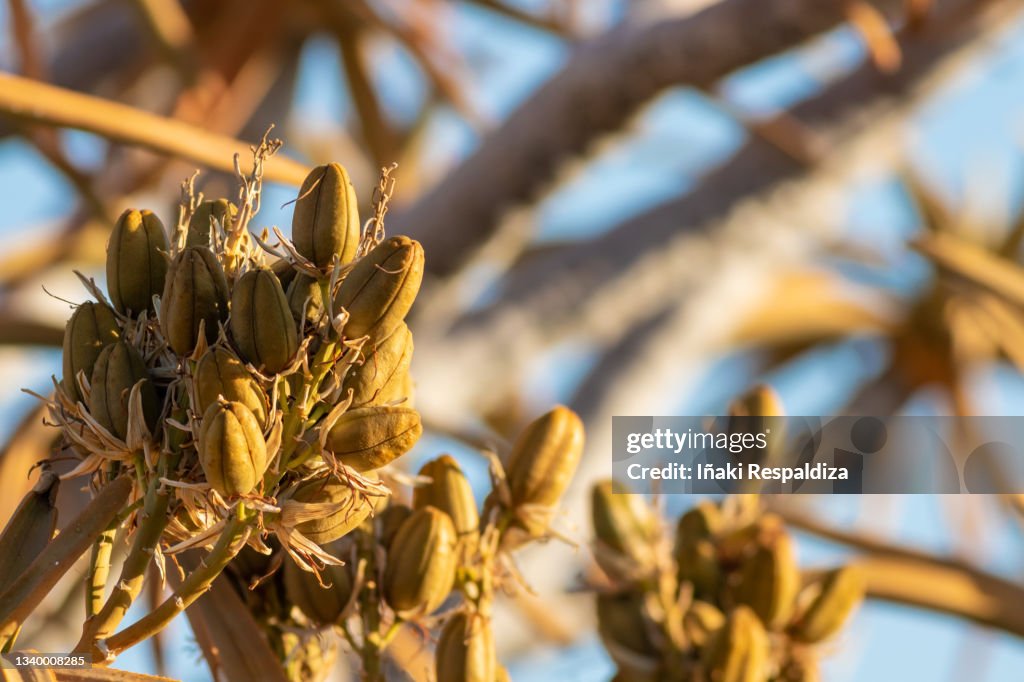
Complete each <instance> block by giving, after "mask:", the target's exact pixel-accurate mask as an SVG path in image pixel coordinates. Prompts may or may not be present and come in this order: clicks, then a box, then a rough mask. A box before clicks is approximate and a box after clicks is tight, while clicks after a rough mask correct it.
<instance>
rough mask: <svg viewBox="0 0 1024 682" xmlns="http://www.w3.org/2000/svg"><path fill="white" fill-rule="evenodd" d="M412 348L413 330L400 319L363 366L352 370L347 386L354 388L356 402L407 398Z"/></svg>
mask: <svg viewBox="0 0 1024 682" xmlns="http://www.w3.org/2000/svg"><path fill="white" fill-rule="evenodd" d="M412 350H413V343H412V332H410V331H409V327H408V326H407V325H406V324H405V323H404V322H400V323H399V325H398V328H397V329H396V330H395V331H394V332H392V334H391V335H390V336H388V338H386V339H384V340H383V341H381V342H379V343H377V344H376V347H375V348H373V349H372V351H371V352H369V353H368V354H367V357H366V360H365V361H364V362H363V364H362V365H358V366H353V367H351V368H350V369H349V371H348V374H347V375H346V376H345V383H344V384H343V389H344V390H347V389H350V388H351V389H352V405H353V406H354V407H362V406H363V405H380V404H383V403H386V402H390V401H392V400H397V399H398V398H403V397H405V393H404V390H405V378H406V377H407V376H408V375H409V365H410V364H411V363H412Z"/></svg>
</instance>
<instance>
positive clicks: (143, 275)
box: [107, 209, 170, 315]
mask: <svg viewBox="0 0 1024 682" xmlns="http://www.w3.org/2000/svg"><path fill="white" fill-rule="evenodd" d="M169 249H170V247H169V245H168V243H167V233H166V232H165V231H164V226H163V223H161V222H160V219H159V218H157V217H156V216H155V215H154V214H153V213H152V212H150V211H136V210H134V209H129V210H127V211H125V212H124V213H122V214H121V217H120V218H118V219H117V224H116V225H114V231H113V232H111V233H110V241H109V242H107V291H108V292H109V293H110V302H111V303H113V304H114V307H115V308H116V309H117V311H118V312H121V313H125V314H128V315H130V314H136V315H137V314H139V313H141V312H142V311H144V310H151V309H152V308H153V296H155V295H157V294H159V293H160V292H161V291H163V288H164V280H165V279H166V277H167V255H166V254H167V253H168V251H169Z"/></svg>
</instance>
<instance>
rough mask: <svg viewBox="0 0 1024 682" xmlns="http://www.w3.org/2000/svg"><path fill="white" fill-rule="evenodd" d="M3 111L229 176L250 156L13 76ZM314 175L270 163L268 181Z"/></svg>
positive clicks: (230, 142)
mask: <svg viewBox="0 0 1024 682" xmlns="http://www.w3.org/2000/svg"><path fill="white" fill-rule="evenodd" d="M0 112H4V113H6V114H10V115H12V116H15V117H17V118H20V119H23V120H27V121H32V122H35V123H45V124H48V125H56V126H62V127H68V128H76V129H79V130H86V131H89V132H93V133H96V134H98V135H101V136H103V137H106V138H108V139H110V140H115V141H119V142H124V143H127V144H133V145H138V146H141V147H145V148H147V149H151V150H153V151H156V152H159V153H163V154H168V155H171V156H180V157H183V158H186V159H190V160H192V161H195V162H198V163H201V164H204V165H206V166H208V167H210V168H215V169H217V170H222V171H226V172H231V171H232V170H233V169H232V166H231V159H233V158H234V155H235V154H241V155H242V156H248V154H249V150H248V147H249V145H247V144H246V143H244V142H241V141H239V140H235V139H232V138H229V137H225V136H223V135H217V134H215V133H210V132H207V131H205V130H203V129H201V128H197V127H195V126H191V125H188V124H186V123H183V122H181V121H175V120H172V119H167V118H164V117H162V116H157V115H156V114H151V113H149V112H145V111H141V110H139V109H136V108H134V107H130V106H127V105H125V104H120V103H117V102H109V101H107V100H104V99H101V98H99V97H93V96H91V95H83V94H81V93H77V92H71V91H70V90H64V89H63V88H58V87H55V86H52V85H47V84H45V83H37V82H35V81H31V80H28V79H26V78H19V77H18V76H12V75H9V74H0ZM308 170H309V169H307V168H306V167H305V166H304V165H303V164H301V163H299V162H297V161H293V160H291V159H287V158H284V157H277V158H275V159H273V160H272V161H271V162H270V163H268V164H267V170H266V177H267V179H268V180H272V181H276V182H282V183H285V184H290V185H299V184H301V183H302V180H303V179H304V178H305V176H306V174H307V173H308Z"/></svg>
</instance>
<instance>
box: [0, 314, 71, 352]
mask: <svg viewBox="0 0 1024 682" xmlns="http://www.w3.org/2000/svg"><path fill="white" fill-rule="evenodd" d="M63 340H64V330H63V329H61V328H59V327H56V326H54V325H52V324H47V323H46V322H39V321H36V320H32V319H26V318H24V317H22V316H21V315H17V314H14V315H11V314H10V313H9V312H0V346H59V345H61V343H62V342H63Z"/></svg>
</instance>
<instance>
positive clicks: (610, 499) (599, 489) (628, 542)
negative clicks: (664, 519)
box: [590, 481, 661, 579]
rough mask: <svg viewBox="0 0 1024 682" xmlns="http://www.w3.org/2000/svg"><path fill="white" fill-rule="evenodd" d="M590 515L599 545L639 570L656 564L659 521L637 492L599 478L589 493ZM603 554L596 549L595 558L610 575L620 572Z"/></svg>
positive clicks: (617, 575) (659, 531)
mask: <svg viewBox="0 0 1024 682" xmlns="http://www.w3.org/2000/svg"><path fill="white" fill-rule="evenodd" d="M590 509H591V517H592V520H593V524H594V534H595V536H596V537H597V539H598V540H599V541H600V542H601V543H602V545H603V547H604V548H606V549H608V550H612V552H614V553H615V554H617V555H619V556H620V557H624V558H627V559H628V560H629V563H631V564H632V565H633V566H635V567H637V568H640V569H652V568H654V565H655V563H656V551H655V543H656V542H657V541H658V539H659V537H660V536H661V524H660V522H659V521H658V516H657V514H655V512H654V510H653V509H652V508H651V507H650V506H649V505H648V504H647V503H646V502H645V501H644V498H643V497H642V496H640V495H631V494H629V490H628V489H627V488H626V487H625V486H623V485H622V484H621V483H618V482H613V481H602V482H600V483H598V484H597V485H595V486H594V488H593V491H592V492H591V506H590ZM605 557H606V553H605V552H602V551H597V552H596V553H595V558H596V559H597V562H598V564H600V565H601V568H602V569H604V571H605V572H606V573H608V575H609V576H611V577H613V578H620V579H622V578H626V577H628V576H625V575H620V574H621V572H622V571H621V566H622V564H621V563H620V562H619V561H617V560H606V559H605Z"/></svg>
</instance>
